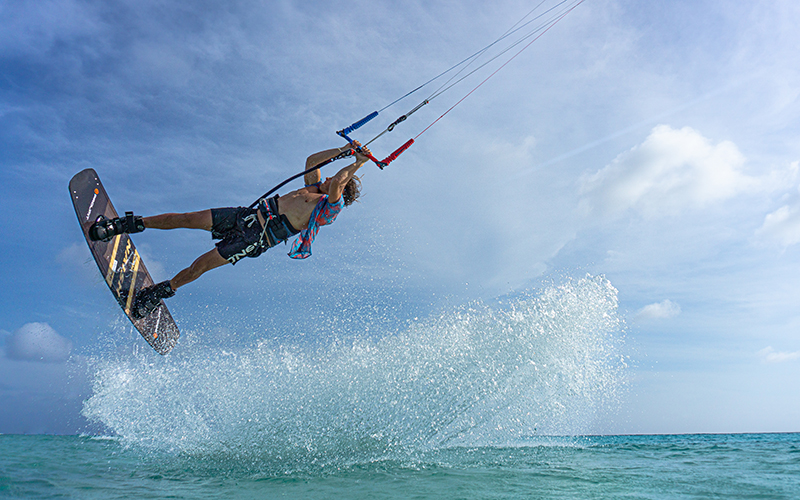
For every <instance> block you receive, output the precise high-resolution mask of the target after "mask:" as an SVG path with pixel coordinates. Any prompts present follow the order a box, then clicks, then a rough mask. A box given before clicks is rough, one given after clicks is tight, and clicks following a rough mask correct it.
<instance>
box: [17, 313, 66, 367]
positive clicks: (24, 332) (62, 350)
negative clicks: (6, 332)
mask: <svg viewBox="0 0 800 500" xmlns="http://www.w3.org/2000/svg"><path fill="white" fill-rule="evenodd" d="M70 352H72V342H70V341H69V340H67V339H65V338H64V337H62V336H61V335H59V334H58V333H56V331H55V330H53V328H52V327H51V326H50V325H48V324H47V323H27V324H25V325H23V326H22V328H20V329H19V330H17V331H15V332H14V333H12V334H11V335H10V336H9V337H8V338H7V339H6V357H8V358H9V359H15V360H18V361H41V362H44V363H60V362H62V361H66V360H67V359H68V358H69V355H70Z"/></svg>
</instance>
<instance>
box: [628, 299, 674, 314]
mask: <svg viewBox="0 0 800 500" xmlns="http://www.w3.org/2000/svg"><path fill="white" fill-rule="evenodd" d="M680 313H681V306H679V305H678V304H677V303H675V302H672V301H671V300H669V299H667V300H663V301H661V302H656V303H655V304H650V305H647V306H644V307H643V308H641V309H639V310H638V311H637V312H636V316H635V319H666V318H674V317H675V316H677V315H679V314H680Z"/></svg>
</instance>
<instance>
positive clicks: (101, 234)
mask: <svg viewBox="0 0 800 500" xmlns="http://www.w3.org/2000/svg"><path fill="white" fill-rule="evenodd" d="M142 231H144V221H142V218H141V217H140V216H138V215H133V212H125V217H115V218H113V219H106V218H105V216H103V215H101V216H100V217H98V218H97V220H96V221H95V223H94V224H92V227H90V228H89V238H91V239H92V240H93V241H110V240H111V238H113V237H114V236H116V235H118V234H122V233H129V234H132V233H141V232H142Z"/></svg>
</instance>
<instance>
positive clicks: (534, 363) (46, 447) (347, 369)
mask: <svg viewBox="0 0 800 500" xmlns="http://www.w3.org/2000/svg"><path fill="white" fill-rule="evenodd" d="M332 325H333V324H332ZM331 328H332V329H333V328H335V325H333V326H332V327H331ZM345 333H346V332H345ZM188 337H189V339H184V340H182V341H181V344H180V345H179V348H178V349H176V351H175V352H174V353H173V354H171V355H169V356H166V357H157V356H154V355H152V353H150V352H144V351H141V352H133V353H131V352H130V350H127V351H125V352H124V353H122V352H120V351H115V350H114V349H109V350H106V351H104V352H103V353H96V354H95V355H93V356H90V359H89V362H88V370H89V375H90V378H91V380H92V382H93V386H92V391H91V395H90V396H89V397H88V398H87V399H86V401H85V402H84V406H83V414H84V416H85V417H86V418H87V419H89V420H90V421H91V422H92V423H93V425H94V426H95V427H94V428H99V429H102V431H101V432H99V433H98V435H85V436H0V497H8V498H56V497H58V498H231V499H237V498H620V497H626V498H658V499H662V498H800V488H799V487H798V484H800V479H799V478H800V436H798V435H793V434H788V435H736V436H718V435H714V436H629V437H585V436H587V435H589V434H592V433H593V431H594V430H595V429H597V428H602V426H603V425H604V424H605V423H606V422H605V420H606V419H608V418H611V417H609V415H613V414H614V411H613V410H615V409H616V408H617V407H618V405H619V404H620V395H621V394H624V391H625V387H626V370H627V361H626V357H625V355H624V352H625V349H624V325H623V323H622V321H621V320H620V318H619V316H618V314H617V291H616V290H615V289H614V287H613V286H611V284H610V283H609V282H608V281H607V280H605V279H604V278H602V277H592V276H587V277H586V278H584V279H575V280H566V281H565V282H563V283H560V284H558V285H553V286H550V287H548V288H544V289H543V290H541V291H539V292H537V293H533V294H530V295H525V296H519V297H515V298H513V299H509V300H506V301H504V302H503V303H501V304H497V305H493V306H489V305H485V304H472V305H470V306H465V307H461V308H456V309H454V310H452V311H449V312H444V313H442V314H440V315H437V316H436V317H433V318H429V319H425V320H420V321H415V322H413V323H411V324H410V325H409V327H408V328H407V329H405V330H404V331H402V332H391V333H390V332H384V334H383V335H374V336H371V337H369V338H350V337H348V336H347V335H342V334H341V332H334V331H333V330H332V331H331V335H330V336H329V338H330V339H332V340H329V341H328V340H326V338H325V337H324V336H323V337H322V338H321V339H320V340H321V341H320V342H317V343H315V344H310V343H305V344H290V343H287V342H286V341H282V342H280V343H278V342H277V341H270V340H264V341H261V342H256V343H254V344H253V345H252V346H250V347H243V348H240V349H236V350H226V349H220V348H213V347H212V348H210V347H209V346H203V345H200V344H198V343H193V342H192V341H191V338H192V337H194V338H199V337H201V336H199V335H197V336H188ZM343 338H345V339H347V340H346V341H345V340H342V339H343ZM581 436H584V437H581Z"/></svg>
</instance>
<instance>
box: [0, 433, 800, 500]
mask: <svg viewBox="0 0 800 500" xmlns="http://www.w3.org/2000/svg"><path fill="white" fill-rule="evenodd" d="M0 497H1V498H19V499H33V498H96V499H113V498H227V499H240V498H241V499H245V498H247V499H249V498H253V499H256V498H258V499H269V498H320V499H322V498H331V499H333V498H343V499H347V498H364V499H381V498H447V499H458V498H464V499H482V498H486V499H490V498H498V499H499V498H508V499H514V498H520V499H522V498H565V499H566V498H586V499H589V498H598V499H599V498H610V499H612V498H630V499H639V498H641V499H662V500H668V499H689V498H696V499H710V498H719V499H736V498H741V499H787V500H788V499H796V498H800V434H740V435H684V436H609V437H572V438H549V439H547V438H539V439H534V440H530V441H529V442H525V441H520V442H518V443H515V444H514V445H509V446H503V447H469V448H452V449H442V450H431V451H427V452H420V453H410V454H408V455H406V456H403V457H394V458H376V459H374V460H368V461H363V462H359V461H356V462H351V463H328V464H320V465H319V466H318V467H313V466H310V467H306V468H305V469H303V470H294V471H293V470H289V469H288V468H287V469H285V470H284V469H282V468H281V467H280V463H279V462H273V458H272V457H269V454H268V453H265V455H264V456H263V457H261V460H259V458H258V456H257V454H256V455H251V456H248V457H246V458H245V457H237V456H236V455H222V454H218V455H213V454H212V455H207V456H203V455H189V454H182V453H177V454H171V453H163V452H158V453H152V452H144V451H142V450H137V449H133V448H130V447H126V446H125V445H123V444H122V443H121V442H120V441H119V440H116V439H108V438H97V437H77V436H11V435H4V436H0Z"/></svg>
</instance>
